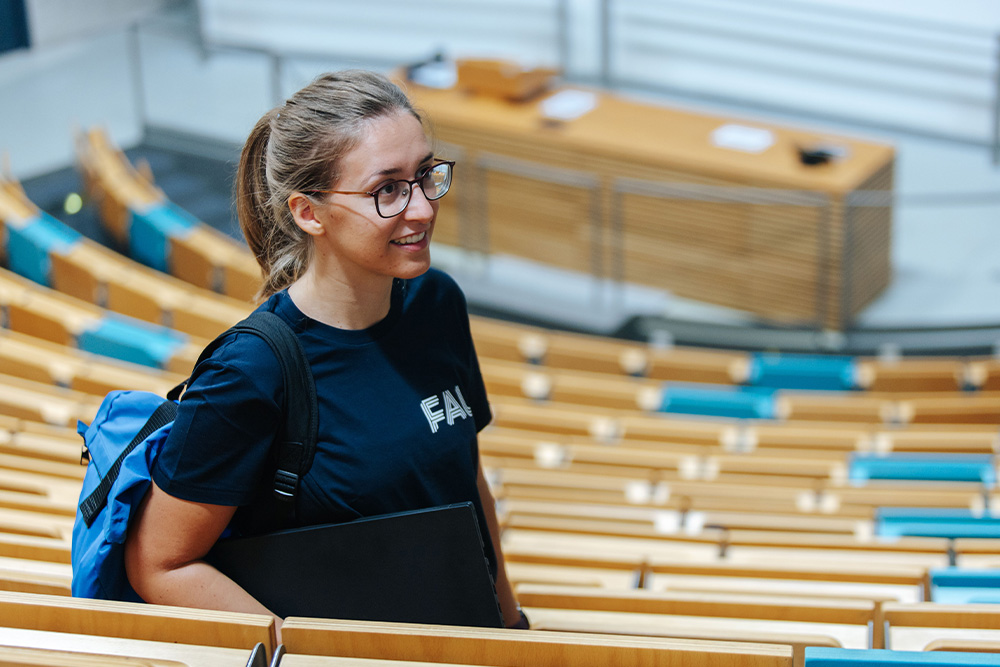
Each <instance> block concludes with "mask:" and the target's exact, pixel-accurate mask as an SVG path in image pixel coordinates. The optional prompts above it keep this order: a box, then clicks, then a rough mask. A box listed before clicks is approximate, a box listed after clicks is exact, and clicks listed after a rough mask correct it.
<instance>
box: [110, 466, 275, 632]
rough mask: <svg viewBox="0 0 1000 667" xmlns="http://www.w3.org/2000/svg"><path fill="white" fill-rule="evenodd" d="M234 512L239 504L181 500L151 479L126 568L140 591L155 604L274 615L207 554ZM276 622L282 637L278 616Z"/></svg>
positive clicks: (128, 544)
mask: <svg viewBox="0 0 1000 667" xmlns="http://www.w3.org/2000/svg"><path fill="white" fill-rule="evenodd" d="M235 512H236V508H235V507H228V506H225V505H209V504H206V503H196V502H191V501H187V500H181V499H180V498H175V497H174V496H171V495H170V494H168V493H166V492H165V491H162V490H161V489H160V487H158V486H157V485H156V484H155V483H152V484H150V487H149V492H148V493H147V494H146V497H145V498H144V499H143V501H142V503H141V504H140V505H139V509H138V511H137V512H136V515H135V516H134V517H133V518H132V522H131V524H130V525H129V532H128V537H127V538H126V540H125V572H126V574H127V575H128V580H129V583H130V584H131V585H132V588H134V589H135V592H136V593H138V594H139V596H140V597H142V599H143V600H145V601H147V602H151V603H155V604H167V605H175V606H179V607H199V608H203V609H219V610H222V611H238V612H246V613H251V614H268V615H271V616H274V614H271V612H270V611H268V610H267V609H266V608H265V607H264V606H263V605H262V604H260V603H259V602H258V601H257V600H256V599H254V598H253V597H252V596H251V595H250V594H249V593H247V592H246V591H245V590H243V588H241V587H240V586H239V585H238V584H236V582H234V581H233V580H232V579H230V578H229V577H227V576H226V575H224V574H222V573H221V572H219V571H218V570H217V569H215V568H214V567H212V566H211V565H209V564H208V563H206V562H205V561H203V560H202V558H203V557H204V556H205V554H207V553H208V551H209V550H210V549H211V548H212V546H213V545H214V544H215V543H216V541H217V540H218V539H219V536H220V535H221V534H222V531H223V530H225V528H226V526H227V525H229V521H230V519H232V517H233V514H234V513H235ZM275 627H276V629H277V631H278V640H279V641H280V639H281V619H279V618H277V617H275Z"/></svg>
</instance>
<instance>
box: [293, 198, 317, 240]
mask: <svg viewBox="0 0 1000 667" xmlns="http://www.w3.org/2000/svg"><path fill="white" fill-rule="evenodd" d="M288 210H289V211H291V213H292V218H294V219H295V224H296V225H298V226H299V229H301V230H302V231H304V232H305V233H306V234H309V235H310V236H322V235H323V234H324V233H325V231H326V230H325V229H324V227H323V223H322V222H321V221H320V220H319V218H318V217H317V213H318V212H319V205H318V204H317V203H316V202H314V201H313V200H312V199H310V198H309V197H307V196H306V195H304V194H302V193H301V192H293V193H292V194H291V196H290V197H289V198H288Z"/></svg>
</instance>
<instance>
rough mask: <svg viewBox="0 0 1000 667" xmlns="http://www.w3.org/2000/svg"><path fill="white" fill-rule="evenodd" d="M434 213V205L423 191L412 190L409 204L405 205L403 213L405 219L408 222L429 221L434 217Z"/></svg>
mask: <svg viewBox="0 0 1000 667" xmlns="http://www.w3.org/2000/svg"><path fill="white" fill-rule="evenodd" d="M434 213H435V209H434V204H433V203H432V202H431V200H430V199H428V198H427V195H425V194H424V189H423V188H413V192H412V193H411V194H410V203H409V204H407V206H406V210H405V211H404V215H405V216H406V218H407V219H408V220H420V219H426V220H428V221H429V220H430V219H431V218H432V217H434Z"/></svg>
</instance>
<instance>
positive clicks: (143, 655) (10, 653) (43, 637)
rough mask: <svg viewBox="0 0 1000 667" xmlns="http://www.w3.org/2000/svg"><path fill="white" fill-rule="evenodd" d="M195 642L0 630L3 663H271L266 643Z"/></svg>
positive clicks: (99, 666)
mask: <svg viewBox="0 0 1000 667" xmlns="http://www.w3.org/2000/svg"><path fill="white" fill-rule="evenodd" d="M257 653H258V654H259V658H257V660H256V661H253V660H254V649H246V648H219V647H217V646H197V645H194V644H191V643H187V642H173V641H149V640H142V639H128V638H121V637H105V636H100V635H96V636H95V635H90V634H82V633H69V632H46V631H42V630H23V629H17V628H0V665H4V666H5V667H8V666H10V667H13V666H14V665H16V666H17V667H28V666H29V665H31V666H37V667H258V666H259V667H267V659H266V656H265V651H264V649H263V647H260V648H259V649H257Z"/></svg>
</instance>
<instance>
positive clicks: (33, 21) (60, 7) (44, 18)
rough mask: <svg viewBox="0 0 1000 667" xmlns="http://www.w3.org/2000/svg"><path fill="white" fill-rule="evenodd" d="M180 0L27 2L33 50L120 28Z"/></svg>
mask: <svg viewBox="0 0 1000 667" xmlns="http://www.w3.org/2000/svg"><path fill="white" fill-rule="evenodd" d="M171 4H177V1H176V0H27V1H26V2H25V5H26V8H27V10H28V29H29V30H30V32H31V46H32V48H33V49H38V48H40V49H45V48H48V47H50V46H60V45H63V44H65V43H67V42H69V41H72V40H74V39H79V38H81V37H87V36H90V35H93V34H95V33H99V32H102V31H106V30H108V29H114V28H120V27H123V26H125V25H128V24H129V23H130V22H132V21H135V20H136V19H139V18H142V17H144V16H148V15H150V14H152V13H154V12H157V11H159V10H161V9H163V8H164V7H166V6H168V5H171Z"/></svg>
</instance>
